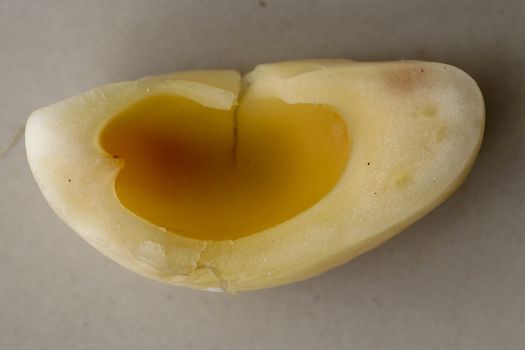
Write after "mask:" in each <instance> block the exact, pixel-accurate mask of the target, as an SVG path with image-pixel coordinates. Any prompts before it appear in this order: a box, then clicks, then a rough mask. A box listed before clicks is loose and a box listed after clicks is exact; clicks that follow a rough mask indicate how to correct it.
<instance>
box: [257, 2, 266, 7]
mask: <svg viewBox="0 0 525 350" xmlns="http://www.w3.org/2000/svg"><path fill="white" fill-rule="evenodd" d="M258 3H259V6H260V7H262V8H265V7H266V1H264V0H259V1H258Z"/></svg>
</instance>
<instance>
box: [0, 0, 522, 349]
mask: <svg viewBox="0 0 525 350" xmlns="http://www.w3.org/2000/svg"><path fill="white" fill-rule="evenodd" d="M524 33H525V2H524V1H523V0H515V1H488V0H487V1H485V0H484V1H481V0H471V1H458V0H455V1H416V0H412V1H411V0H403V1H388V0H350V1H328V0H327V1H320V0H318V1H314V0H309V1H307V0H305V1H298V0H280V1H277V0H264V2H263V1H262V0H261V1H257V0H253V1H250V0H228V1H226V0H224V1H211V0H207V1H196V0H191V1H190V0H179V1H173V0H172V1H168V0H166V1H139V0H136V1H106V0H91V1H66V0H54V1H50V0H46V1H28V0H25V1H22V0H0V108H1V111H0V149H1V148H2V147H4V146H7V145H8V144H9V143H10V142H11V141H12V140H14V139H13V138H14V137H15V135H16V134H17V133H18V131H19V130H20V128H21V127H23V125H24V123H25V120H26V118H27V116H28V115H29V113H30V112H31V111H32V110H34V109H36V108H38V107H41V106H43V105H46V104H49V103H52V102H55V101H58V100H60V99H63V98H65V97H67V96H70V95H74V94H77V93H79V92H81V91H83V90H86V89H88V88H91V87H94V86H97V85H101V84H105V83H109V82H113V81H119V80H126V79H135V78H138V77H141V76H144V75H149V74H156V73H163V72H170V71H173V70H179V69H190V68H239V69H241V70H242V71H247V70H249V69H250V68H251V67H252V66H253V65H255V64H256V63H259V62H266V61H278V60H285V59H294V58H312V57H347V58H353V59H359V60H391V59H401V58H418V59H426V60H435V61H441V62H446V63H450V64H454V65H456V66H459V67H460V68H462V69H464V70H465V71H467V72H468V73H470V74H471V75H472V76H473V77H474V78H475V79H476V80H477V81H478V82H479V84H480V86H481V89H482V90H483V92H484V95H485V98H486V103H487V129H486V137H485V141H484V144H483V147H482V150H481V154H480V156H479V159H478V161H477V163H476V165H475V167H474V169H473V170H472V172H471V174H470V176H469V177H468V179H467V181H466V183H465V184H464V185H463V186H462V187H461V188H460V189H459V190H458V192H457V193H456V194H455V195H453V196H452V197H451V198H450V199H449V200H448V201H447V202H445V203H444V204H443V205H441V206H440V207H439V208H438V209H436V210H434V211H433V212H432V213H431V214H430V215H428V216H427V217H425V218H424V219H422V220H421V221H419V222H418V223H416V224H415V225H413V226H412V227H411V228H409V229H408V230H406V231H405V232H404V233H402V234H401V235H399V236H398V237H397V238H395V239H393V240H391V241H390V242H388V243H386V244H385V245H383V246H381V247H380V248H378V249H376V250H374V251H372V252H370V253H368V254H365V255H364V256H361V257H359V258H357V259H356V260H354V261H352V262H351V263H348V264H346V265H344V266H342V267H340V268H338V269H335V270H332V271H330V272H328V273H325V274H323V275H321V276H319V277H317V278H314V279H310V280H308V281H305V282H301V283H297V284H294V285H290V286H285V287H280V288H276V289H270V290H263V291H258V292H252V293H247V294H241V295H239V296H236V297H230V296H226V295H222V294H213V293H208V292H199V291H193V290H187V289H183V288H177V287H171V286H167V285H162V284H159V283H156V282H153V281H149V280H146V279H143V278H141V277H138V276H136V275H134V274H133V273H131V272H128V271H126V270H124V269H123V268H121V267H119V266H117V265H116V264H114V263H113V262H111V261H109V260H108V259H106V258H105V257H103V256H102V255H101V254H99V253H98V252H96V251H95V250H94V249H93V248H91V247H90V246H88V245H87V244H86V243H85V242H84V241H82V240H81V239H80V238H79V237H78V236H77V235H76V234H74V233H73V232H72V231H71V230H69V229H68V228H67V227H66V226H65V225H64V224H63V223H62V222H61V221H60V220H59V219H58V218H57V217H56V216H55V215H54V213H53V212H52V211H51V209H50V208H49V207H48V205H47V204H46V202H45V201H44V199H43V197H42V196H41V194H40V193H39V191H38V190H37V187H36V185H35V183H34V181H33V179H32V176H31V174H30V172H29V169H28V166H27V164H26V160H25V156H24V146H23V138H19V139H18V141H17V142H15V144H14V146H13V147H12V148H11V149H10V150H9V151H8V152H7V153H5V154H4V155H2V156H1V157H0V349H5V350H11V349H23V350H26V349H72V350H74V349H114V350H118V349H127V350H132V349H216V350H221V349H253V350H257V349H272V350H273V349H275V350H278V349H303V350H307V349H355V350H360V349H366V350H382V349H388V350H411V349H414V350H416V349H417V350H422V349H476V350H484V349H498V350H505V349H512V350H515V349H522V348H524V346H525V342H524V338H525V335H524V334H525V298H524V295H525V273H524V271H525V254H524V253H525V241H524V240H525V230H524V228H523V226H524V223H525V203H524V198H525V181H524V170H525V40H524V39H523V34H524ZM15 141H16V140H15Z"/></svg>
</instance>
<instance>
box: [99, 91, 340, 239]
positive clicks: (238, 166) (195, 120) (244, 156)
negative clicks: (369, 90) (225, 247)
mask: <svg viewBox="0 0 525 350" xmlns="http://www.w3.org/2000/svg"><path fill="white" fill-rule="evenodd" d="M98 141H99V142H100V146H101V147H102V148H103V149H104V150H105V151H106V152H107V153H108V154H110V155H112V156H114V157H115V158H120V159H122V160H123V168H122V169H121V170H120V173H119V175H118V177H117V179H116V181H115V190H116V193H117V196H118V198H119V200H120V202H121V203H122V205H124V206H125V207H126V208H127V209H129V210H130V211H132V212H133V213H135V214H136V215H138V216H140V217H142V218H143V219H145V220H147V221H149V222H152V223H153V224H155V225H158V226H161V227H164V228H166V229H167V230H170V231H173V232H175V233H177V234H180V235H183V236H186V237H190V238H195V239H201V240H231V239H237V238H240V237H244V236H248V235H251V234H254V233H257V232H260V231H262V230H264V229H267V228H270V227H272V226H275V225H277V224H279V223H281V222H283V221H286V220H288V219H290V218H292V217H294V216H296V215H297V214H299V213H300V212H302V211H304V210H305V209H307V208H309V207H310V206H312V205H314V204H315V203H316V202H318V201H319V200H320V199H321V198H323V196H324V195H325V194H326V193H327V192H328V191H330V189H331V188H332V187H333V186H334V185H335V184H336V183H337V181H338V179H339V177H340V175H341V173H342V171H343V169H344V168H345V166H346V162H347V159H348V153H349V144H350V142H349V136H348V132H347V127H346V124H345V123H344V122H343V121H342V119H341V118H340V116H339V115H338V114H337V113H335V112H334V111H333V110H331V109H329V108H328V107H326V106H323V105H313V104H293V105H292V104H287V103H285V102H283V101H281V100H279V99H276V98H274V99H265V100H257V99H250V98H249V97H246V98H244V99H242V100H241V102H240V106H239V107H238V108H237V109H236V110H234V109H232V110H230V111H221V110H216V109H211V108H207V107H203V106H202V105H200V104H198V103H196V102H193V101H190V100H188V99H185V98H182V97H177V96H173V95H168V94H166V95H155V96H150V97H147V98H145V99H143V100H142V101H139V102H137V103H135V104H134V105H132V106H130V107H128V108H127V109H126V110H124V111H122V112H120V113H119V114H118V115H116V116H114V117H113V118H111V119H110V120H109V122H108V123H107V124H106V125H105V126H104V128H103V129H102V131H101V133H100V134H99V139H98Z"/></svg>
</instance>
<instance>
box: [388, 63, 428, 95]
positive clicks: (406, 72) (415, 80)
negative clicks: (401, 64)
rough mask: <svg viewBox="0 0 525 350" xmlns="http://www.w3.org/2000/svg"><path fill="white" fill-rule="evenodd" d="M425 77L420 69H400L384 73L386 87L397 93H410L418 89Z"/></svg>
mask: <svg viewBox="0 0 525 350" xmlns="http://www.w3.org/2000/svg"><path fill="white" fill-rule="evenodd" d="M425 76H426V74H425V70H424V69H422V68H420V67H414V68H402V69H397V70H395V71H389V72H387V73H386V82H387V86H388V87H389V88H390V89H392V90H395V91H397V92H410V91H412V90H414V89H415V88H416V87H418V86H419V85H420V84H421V82H422V81H423V78H424V77H425Z"/></svg>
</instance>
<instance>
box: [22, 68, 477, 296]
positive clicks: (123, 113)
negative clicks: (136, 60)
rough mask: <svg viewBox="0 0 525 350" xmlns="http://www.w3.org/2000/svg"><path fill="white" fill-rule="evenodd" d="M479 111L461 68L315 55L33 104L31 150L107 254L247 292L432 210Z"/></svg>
mask: <svg viewBox="0 0 525 350" xmlns="http://www.w3.org/2000/svg"><path fill="white" fill-rule="evenodd" d="M483 127H484V106H483V98H482V95H481V93H480V91H479V89H478V87H477V85H476V83H475V82H474V81H473V80H472V79H471V78H470V77H469V76H468V75H467V74H465V73H464V72H462V71H461V70H459V69H457V68H454V67H452V66H448V65H444V64H438V63H428V62H417V61H406V62H385V63H359V62H352V61H346V60H317V61H296V62H283V63H274V64H266V65H259V66H258V67H257V68H256V69H255V70H254V71H252V72H251V73H249V74H247V75H246V76H245V77H243V78H241V76H240V75H239V74H238V73H237V72H234V71H192V72H179V73H174V74H170V75H166V76H160V77H148V78H145V79H142V80H138V81H133V82H123V83H117V84H112V85H108V86H103V87H100V88H97V89H94V90H91V91H88V92H87V93H85V94H83V95H80V96H77V97H73V98H70V99H67V100H65V101H63V102H59V103H57V104H54V105H51V106H49V107H45V108H42V109H39V110H37V111H35V112H34V113H33V114H32V115H31V117H30V118H29V120H28V122H27V127H26V148H27V156H28V160H29V164H30V166H31V169H32V171H33V174H34V176H35V179H36V181H37V183H38V185H39V187H40V189H41V190H42V192H43V194H44V196H45V197H46V199H47V201H48V202H49V204H50V205H51V206H52V207H53V209H54V210H55V212H56V213H57V214H58V215H59V216H60V217H61V218H62V219H63V220H64V221H65V222H66V223H67V224H69V225H70V226H71V228H72V229H73V230H74V231H76V232H77V233H78V234H80V235H81V236H82V237H83V238H84V239H85V240H87V241H88V242H89V243H91V244H92V245H93V246H95V247H96V248H97V249H98V250H99V251H101V252H102V253H103V254H105V255H107V256H108V257H110V258H111V259H113V260H115V261H117V262H118V263H120V264H121V265H123V266H125V267H127V268H129V269H131V270H133V271H135V272H137V273H140V274H142V275H144V276H148V277H151V278H154V279H157V280H160V281H164V282H168V283H172V284H178V285H184V286H188V287H193V288H199V289H210V290H224V291H228V292H237V291H244V290H251V289H258V288H264V287H270V286H276V285H280V284H284V283H289V282H293V281H297V280H301V279H304V278H307V277H310V276H313V275H316V274H318V273H320V272H323V271H325V270H327V269H329V268H332V267H334V266H337V265H339V264H342V263H344V262H346V261H348V260H349V259H351V258H353V257H355V256H357V255H359V254H361V253H363V252H365V251H367V250H369V249H371V248H373V247H375V246H377V245H378V244H380V243H382V242H384V241H385V240H386V239H388V238H390V237H392V236H393V235H395V234H396V233H398V232H399V231H400V230H402V229H403V228H405V227H406V226H408V225H409V224H411V223H413V222H414V221H416V220H417V219H419V218H420V217H422V216H423V215H424V214H426V213H428V212H429V211H430V210H431V209H432V208H434V207H435V206H437V205H438V204H439V203H440V202H442V201H443V200H444V199H445V198H446V197H447V196H448V195H449V194H450V193H452V192H453V191H454V189H456V188H457V186H458V185H459V184H460V183H461V181H462V180H463V179H464V178H465V176H466V175H467V172H468V170H469V169H470V167H471V166H472V164H473V162H474V160H475V157H476V155H477V153H478V150H479V147H480V143H481V140H482V135H483Z"/></svg>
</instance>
